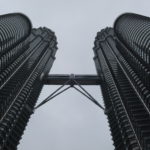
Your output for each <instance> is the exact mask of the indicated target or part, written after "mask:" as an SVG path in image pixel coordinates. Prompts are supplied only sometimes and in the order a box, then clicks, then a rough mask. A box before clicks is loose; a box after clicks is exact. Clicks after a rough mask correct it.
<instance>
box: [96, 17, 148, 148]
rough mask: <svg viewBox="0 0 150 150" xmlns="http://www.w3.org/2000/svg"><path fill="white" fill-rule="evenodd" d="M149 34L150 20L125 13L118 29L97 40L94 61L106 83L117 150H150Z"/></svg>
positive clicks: (111, 124) (106, 96)
mask: <svg viewBox="0 0 150 150" xmlns="http://www.w3.org/2000/svg"><path fill="white" fill-rule="evenodd" d="M113 32H114V33H113ZM149 32H150V19H149V18H147V17H143V16H140V15H136V14H124V15H122V16H120V17H119V18H118V19H117V20H116V22H115V26H114V30H113V29H112V28H106V29H104V30H102V31H101V32H99V33H98V34H97V37H96V39H95V46H94V53H95V59H94V60H95V64H96V68H97V72H98V74H99V75H100V76H101V78H102V79H103V80H104V81H103V83H102V92H103V96H104V102H105V105H106V108H107V109H108V110H109V111H108V113H107V115H108V121H109V124H110V129H111V132H112V136H113V141H114V145H115V149H116V150H124V149H125V150H135V149H136V150H150V107H149V106H150V105H149V99H150V89H149V80H150V76H149V62H148V57H149V44H148V43H149V42H148V41H149V39H150V37H149V36H150V35H149V34H147V33H149ZM143 39H144V40H143ZM145 42H146V43H145ZM137 45H138V46H139V47H138V48H137Z"/></svg>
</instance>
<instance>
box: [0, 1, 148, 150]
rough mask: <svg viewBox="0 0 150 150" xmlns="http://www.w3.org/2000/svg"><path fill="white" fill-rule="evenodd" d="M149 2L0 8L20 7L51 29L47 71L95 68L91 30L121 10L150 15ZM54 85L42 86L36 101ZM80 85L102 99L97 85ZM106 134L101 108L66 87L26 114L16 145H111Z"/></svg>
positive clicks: (64, 148)
mask: <svg viewBox="0 0 150 150" xmlns="http://www.w3.org/2000/svg"><path fill="white" fill-rule="evenodd" d="M149 6H150V1H149V0H142V1H141V0H125V1H123V0H24V1H23V0H1V1H0V7H1V8H0V14H4V13H11V12H22V13H25V14H26V15H27V16H28V17H29V18H30V19H31V21H32V24H33V27H39V26H46V27H48V28H50V29H52V30H53V31H55V33H56V36H57V40H58V48H59V49H58V51H57V54H56V60H55V62H54V64H53V67H52V69H51V71H50V73H57V74H59V73H60V74H70V73H75V74H96V70H95V66H94V62H93V56H94V54H93V50H92V48H93V42H94V39H95V36H96V33H97V32H98V31H99V30H101V29H103V28H105V27H106V26H113V22H114V20H115V18H116V17H117V16H118V15H120V14H122V13H124V12H134V13H138V14H143V15H146V16H150V9H149ZM56 88H57V86H45V87H44V88H43V91H42V93H41V95H40V98H39V101H38V103H39V102H40V101H41V100H42V99H44V98H46V97H47V96H48V95H49V94H50V93H51V92H52V91H54V90H55V89H56ZM85 88H86V89H87V90H88V91H89V92H90V93H91V94H92V95H93V96H94V97H95V98H96V99H97V100H98V101H99V102H100V103H103V100H102V96H101V92H100V88H99V87H98V86H88V87H85ZM110 134H111V133H110V131H109V127H108V122H107V119H106V116H105V115H104V113H103V111H102V110H100V109H99V108H98V107H97V106H95V105H94V104H93V103H91V102H90V101H88V100H87V99H86V98H84V97H83V96H82V95H80V94H79V93H77V92H76V91H74V90H73V89H70V90H69V91H67V92H66V93H64V94H62V95H59V96H58V97H56V98H55V99H53V100H52V101H50V102H49V103H47V104H46V105H44V106H42V107H41V108H39V109H38V110H37V111H36V112H35V114H34V115H32V116H31V119H30V122H29V123H28V126H27V128H26V130H25V134H24V135H23V139H22V140H21V141H20V145H19V146H18V149H19V150H100V149H102V150H112V149H114V147H113V144H112V140H111V135H110Z"/></svg>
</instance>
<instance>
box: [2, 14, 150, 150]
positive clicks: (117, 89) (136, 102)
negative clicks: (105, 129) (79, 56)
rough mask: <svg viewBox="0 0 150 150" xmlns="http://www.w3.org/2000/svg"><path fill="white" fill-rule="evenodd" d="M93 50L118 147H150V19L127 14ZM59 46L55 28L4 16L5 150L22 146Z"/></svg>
mask: <svg viewBox="0 0 150 150" xmlns="http://www.w3.org/2000/svg"><path fill="white" fill-rule="evenodd" d="M93 49H94V54H95V57H94V61H95V65H96V69H97V74H98V77H99V78H100V80H101V82H99V85H100V86H101V89H102V93H103V97H104V103H105V112H106V115H107V116H108V121H109V125H110V130H111V133H112V137H113V141H114V146H115V149H116V150H150V18H148V17H145V16H141V15H137V14H130V13H126V14H123V15H121V16H120V17H118V18H117V19H116V21H115V23H114V27H113V28H106V29H103V30H101V31H100V32H98V33H97V36H96V38H95V42H94V48H93ZM56 50H57V41H56V36H55V34H54V32H53V31H51V30H49V29H47V28H38V29H34V28H32V24H31V22H30V20H29V19H28V18H27V17H26V16H25V15H23V14H18V13H16V14H7V15H2V16H0V150H16V149H17V145H18V144H19V140H20V139H21V136H22V134H23V131H24V129H25V126H26V125H27V122H28V120H29V118H30V116H31V114H33V112H34V107H35V104H36V101H37V98H38V96H39V94H40V91H41V89H42V87H43V85H44V82H43V79H44V78H45V77H46V76H47V75H48V72H49V71H50V69H51V67H52V64H53V61H54V60H55V53H56ZM86 80H87V78H86V79H85V81H84V82H86ZM60 82H62V80H61V81H60ZM57 83H59V79H58V78H57Z"/></svg>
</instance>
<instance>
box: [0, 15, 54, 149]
mask: <svg viewBox="0 0 150 150" xmlns="http://www.w3.org/2000/svg"><path fill="white" fill-rule="evenodd" d="M1 20H2V21H1ZM5 21H6V24H7V25H6V26H5V24H4V22H5ZM0 26H2V27H3V28H1V31H0V32H2V33H3V35H4V38H3V36H1V37H0V41H2V43H1V52H2V55H1V57H0V65H1V68H2V69H1V70H0V149H2V150H3V149H5V150H10V149H11V150H15V149H16V148H17V145H18V143H19V140H20V138H21V135H22V134H23V131H24V128H25V126H26V124H27V122H28V120H29V117H30V115H31V114H32V113H33V108H34V106H35V103H36V101H37V98H38V96H39V94H40V91H41V89H42V86H43V83H42V81H41V79H42V77H44V75H46V74H47V73H48V72H49V70H50V68H51V66H52V63H53V61H54V59H55V53H56V50H57V46H56V44H57V42H56V37H55V34H54V33H53V32H52V31H51V30H49V29H47V28H39V29H32V30H31V23H30V21H29V20H28V19H27V17H25V16H24V15H22V14H9V15H4V16H1V17H0ZM8 27H9V29H8ZM9 30H10V31H9ZM9 32H10V33H9ZM5 39H10V40H6V41H5ZM5 45H6V46H5Z"/></svg>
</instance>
